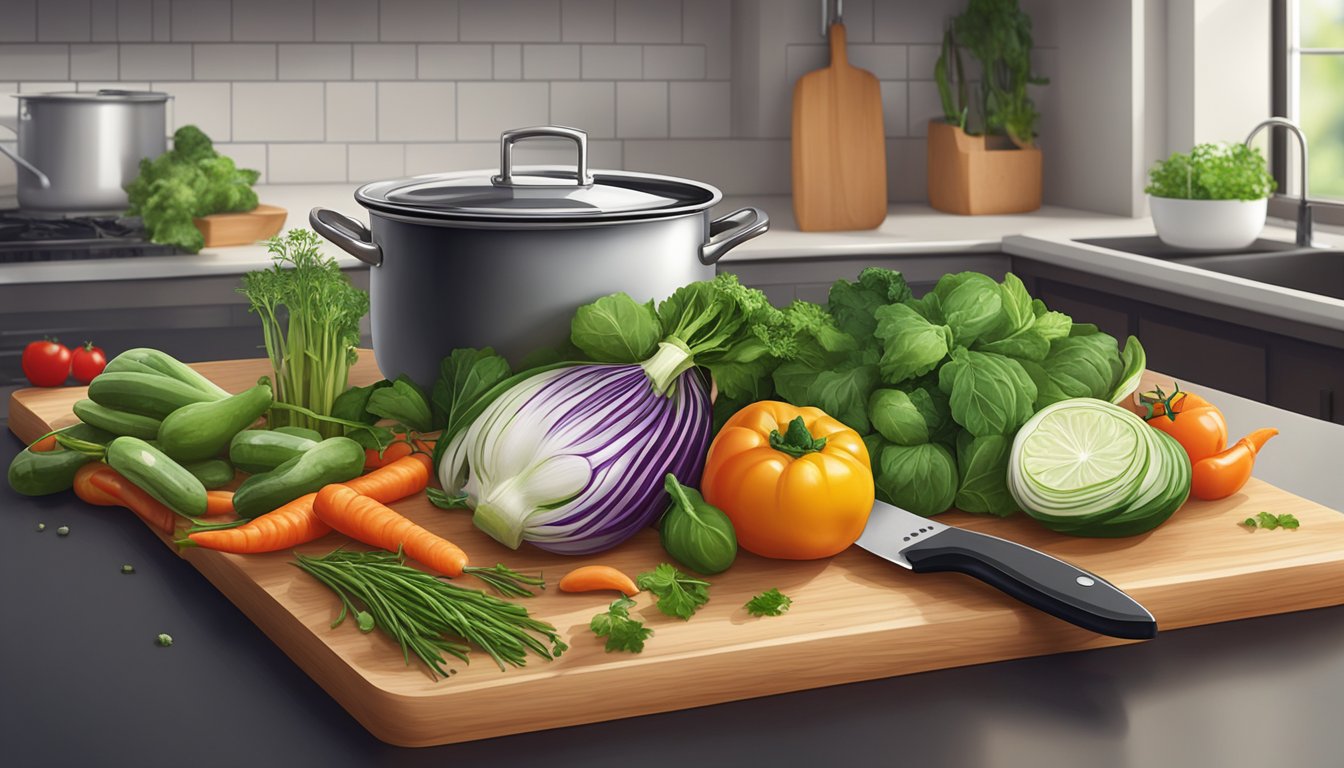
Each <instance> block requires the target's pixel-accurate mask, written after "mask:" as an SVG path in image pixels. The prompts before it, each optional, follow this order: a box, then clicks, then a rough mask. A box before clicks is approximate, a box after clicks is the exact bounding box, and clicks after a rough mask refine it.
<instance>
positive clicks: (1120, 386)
mask: <svg viewBox="0 0 1344 768" xmlns="http://www.w3.org/2000/svg"><path fill="white" fill-rule="evenodd" d="M1120 362H1121V364H1122V365H1123V370H1121V371H1120V375H1119V376H1118V377H1116V380H1115V384H1114V386H1113V387H1112V388H1111V396H1110V397H1109V398H1107V399H1108V400H1110V401H1111V402H1112V403H1118V402H1120V401H1121V400H1123V399H1125V398H1126V397H1128V396H1129V395H1130V394H1131V393H1132V392H1134V390H1136V389H1138V388H1139V380H1140V379H1141V378H1142V377H1143V371H1144V369H1146V368H1147V367H1148V356H1147V354H1146V353H1144V351H1143V345H1142V344H1140V343H1139V340H1138V339H1136V338H1134V337H1133V336H1130V337H1129V338H1128V339H1126V340H1125V348H1124V350H1123V351H1121V353H1120Z"/></svg>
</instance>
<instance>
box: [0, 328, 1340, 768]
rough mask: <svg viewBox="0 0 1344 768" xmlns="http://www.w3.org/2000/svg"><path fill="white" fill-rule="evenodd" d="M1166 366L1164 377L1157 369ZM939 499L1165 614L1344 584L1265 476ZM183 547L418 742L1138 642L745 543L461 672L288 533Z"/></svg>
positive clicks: (336, 689)
mask: <svg viewBox="0 0 1344 768" xmlns="http://www.w3.org/2000/svg"><path fill="white" fill-rule="evenodd" d="M195 367H196V368H197V369H198V370H200V371H201V372H202V373H204V374H205V375H207V376H209V377H210V378H211V379H213V380H215V381H216V382H218V383H219V384H220V385H221V386H223V387H224V388H225V389H228V390H230V391H241V390H243V389H245V388H246V387H248V386H249V385H251V384H252V383H253V382H255V381H256V379H257V377H258V376H260V375H262V374H264V373H266V372H267V370H268V364H267V363H266V361H264V360H244V361H232V362H216V363H204V364H200V365H197V366H195ZM378 377H379V376H378V372H377V369H376V368H375V365H374V362H373V356H372V354H370V353H368V352H365V353H364V354H363V356H362V357H361V359H360V362H359V364H358V365H357V366H356V367H355V369H354V370H353V371H352V376H351V379H352V383H353V384H367V383H370V382H372V381H374V380H376V379H377V378H378ZM1152 381H1160V379H1152V378H1151V377H1150V381H1149V382H1147V383H1151V382H1152ZM85 391H86V390H85V388H83V387H66V388H61V389H27V390H20V391H18V392H16V393H15V394H14V395H13V396H12V398H11V401H10V409H9V417H10V427H11V428H12V429H13V430H14V431H15V433H16V434H18V436H19V437H20V438H22V439H25V440H31V439H33V438H35V437H37V436H39V435H41V434H43V433H45V432H47V431H49V429H50V428H52V427H59V426H64V425H66V424H69V423H73V421H74V418H73V416H72V415H71V413H70V406H71V404H72V403H73V402H74V401H75V400H77V399H79V398H81V397H83V396H84V393H85ZM395 506H396V508H397V509H399V510H400V511H401V512H403V513H404V514H406V515H407V516H409V517H411V518H412V519H413V520H415V521H416V522H417V523H419V524H420V525H422V526H424V527H426V528H428V529H430V530H431V531H434V532H435V533H437V534H439V535H442V536H446V537H448V538H449V539H451V540H453V541H455V542H457V543H458V544H459V545H461V546H462V547H463V549H465V550H466V551H467V552H468V553H469V554H470V556H471V558H472V561H473V562H474V563H478V564H482V565H484V564H492V563H495V562H504V563H507V564H509V565H511V566H513V567H515V568H519V569H524V570H528V569H537V570H541V571H542V572H543V573H544V574H545V575H546V577H547V580H548V581H549V582H551V583H552V584H553V583H554V582H555V580H556V579H558V578H559V577H560V576H561V575H563V574H564V573H565V572H566V571H568V570H569V569H570V568H572V567H575V566H577V565H580V564H585V563H592V562H596V561H601V562H604V563H608V564H610V565H614V566H616V567H618V568H621V569H622V570H624V571H625V572H626V573H629V574H631V575H632V576H633V575H635V574H637V573H638V572H640V571H643V570H648V569H650V568H652V567H653V566H654V565H656V564H657V563H659V562H663V561H665V560H666V559H667V556H666V555H665V554H664V553H663V551H662V548H661V547H660V546H659V544H658V538H657V536H656V535H655V534H654V533H653V532H652V531H647V532H645V533H643V534H641V535H639V536H637V537H636V538H635V539H633V540H631V541H630V542H627V543H626V544H623V545H621V546H620V547H618V548H616V549H614V550H612V551H610V552H608V553H604V554H602V555H601V556H598V557H592V558H579V559H571V558H565V557H561V556H557V555H549V554H546V553H543V552H540V551H539V550H536V549H533V548H530V547H528V546H527V545H524V546H523V548H522V549H520V550H518V551H516V552H514V551H510V550H508V549H506V548H504V547H502V546H500V545H499V544H497V543H495V542H494V541H493V540H491V539H489V538H488V537H486V536H485V535H484V534H481V533H479V532H478V531H476V529H475V528H473V527H472V525H471V522H470V517H469V515H468V513H466V512H463V511H454V512H446V511H443V510H439V509H436V508H434V507H432V506H431V505H430V504H429V503H428V502H427V501H425V500H424V499H423V498H416V499H410V500H406V501H402V502H399V503H397V504H396V505H395ZM1262 510H1267V511H1271V512H1274V513H1284V512H1290V513H1292V514H1294V515H1296V516H1297V517H1298V519H1299V520H1301V522H1302V527H1301V528H1300V529H1299V530H1296V531H1287V530H1276V531H1263V530H1259V531H1248V530H1246V529H1244V528H1242V527H1240V526H1238V525H1237V523H1238V521H1240V520H1242V519H1244V518H1246V517H1248V516H1252V515H1254V514H1255V513H1256V512H1260V511H1262ZM128 514H129V513H128ZM939 519H940V520H942V521H944V522H947V523H949V524H951V525H956V526H961V527H965V528H970V529H974V530H979V531H984V532H986V533H992V534H994V535H997V536H1002V537H1004V538H1007V539H1011V540H1013V541H1018V542H1021V543H1023V544H1026V545H1028V546H1032V547H1036V548H1038V549H1042V550H1044V551H1046V552H1049V553H1050V554H1053V555H1055V556H1057V557H1062V558H1065V559H1067V560H1070V561H1073V562H1074V563H1076V564H1078V565H1080V566H1082V567H1084V568H1087V569H1089V570H1092V571H1094V572H1096V573H1098V574H1100V575H1102V576H1104V577H1105V578H1107V579H1109V580H1110V581H1112V582H1114V583H1115V584H1116V585H1118V586H1119V587H1121V588H1122V589H1124V590H1126V591H1127V592H1129V594H1131V595H1132V596H1134V597H1135V598H1136V599H1137V600H1139V601H1140V602H1141V603H1143V604H1144V605H1145V606H1146V607H1147V608H1148V609H1149V610H1150V611H1152V613H1153V614H1154V616H1156V617H1157V620H1158V623H1159V626H1160V628H1161V629H1162V630H1163V631H1170V630H1173V629H1179V628H1181V627H1189V626H1194V625H1199V624H1209V623H1213V622H1221V621H1230V620H1233V619H1241V618H1247V617H1251V616H1262V615H1268V614H1274V613H1284V612H1288V611H1298V610H1303V609H1308V608H1318V607H1323V606H1328V605H1339V604H1344V515H1341V514H1339V513H1338V512H1334V511H1332V510H1329V509H1327V508H1325V507H1322V506H1321V505H1319V504H1316V503H1314V502H1311V501H1307V500H1305V499H1301V498H1298V497H1296V496H1293V495H1291V494H1289V493H1286V492H1285V491H1282V490H1280V489H1278V488H1275V487H1273V486H1271V485H1268V484H1267V483H1263V482H1260V481H1258V480H1251V482H1250V484H1249V485H1247V486H1246V488H1245V489H1244V490H1243V491H1242V492H1241V493H1238V494H1236V495H1235V496H1233V497H1231V498H1228V499H1224V500H1222V501H1217V502H1198V501H1192V502H1189V503H1187V504H1186V505H1185V506H1184V507H1183V508H1182V509H1181V510H1180V511H1178V512H1177V514H1176V515H1175V516H1174V517H1173V518H1172V519H1171V520H1170V521H1168V522H1167V523H1165V524H1164V525H1162V526H1161V527H1160V528H1158V529H1157V530H1156V531H1153V532H1151V533H1149V534H1147V535H1143V536H1137V537H1133V538H1128V539H1118V540H1097V539H1080V538H1072V537H1068V536H1062V535H1058V534H1054V533H1051V532H1049V531H1046V530H1044V529H1042V528H1040V527H1039V526H1037V525H1036V524H1035V523H1034V522H1033V521H1031V520H1030V519H1027V518H1025V517H1022V516H1018V517H1015V518H1009V519H990V518H983V517H976V516H971V515H965V514H960V513H948V514H945V515H942V516H940V517H939ZM147 535H152V534H147ZM164 541H165V543H167V544H168V545H169V546H172V545H171V542H170V541H169V540H168V539H167V538H166V537H165V538H164ZM343 543H345V539H343V537H341V536H340V535H339V534H331V535H329V536H327V537H326V538H324V539H321V540H319V541H316V542H313V543H312V544H309V545H306V546H303V547H301V548H300V550H301V551H303V552H305V553H309V554H323V553H326V552H328V551H330V550H332V549H334V548H335V547H337V546H339V545H341V544H343ZM181 554H182V557H184V558H185V559H186V560H188V561H189V562H190V563H191V564H192V565H194V566H195V567H196V568H197V569H198V570H200V571H201V573H203V574H204V575H205V576H206V577H207V578H208V579H209V580H210V581H211V582H213V583H214V584H215V586H216V587H218V588H219V589H220V591H222V592H223V593H224V594H225V595H227V596H228V597H229V599H230V600H232V601H233V603H234V604H235V605H237V606H238V608H239V609H241V610H242V612H243V613H244V614H246V615H247V616H248V617H249V618H250V619H251V620H252V621H253V622H255V623H256V624H257V626H259V627H260V628H261V629H262V630H263V631H265V632H266V634H267V635H268V636H270V638H271V639H272V640H273V641H274V642H275V643H276V644H277V645H278V646H280V648H282V649H283V650H284V651H285V653H287V654H288V655H289V657H290V658H291V659H293V660H294V662H295V663H297V664H298V665H299V666H300V667H302V668H303V669H304V670H305V671H306V672H307V673H308V674H309V675H310V676H311V677H312V678H313V679H314V680H316V681H317V682H318V683H319V684H320V685H321V686H322V687H323V688H324V689H325V690H326V691H327V692H328V693H329V694H331V696H332V697H333V698H335V699H336V700H337V701H338V702H340V704H341V705H342V706H344V707H345V708H346V710H348V711H349V712H350V714H351V715H353V716H354V717H355V718H356V719H357V720H358V721H359V722H360V723H362V724H363V725H364V726H365V727H366V728H368V729H369V731H371V732H372V733H373V734H374V735H375V736H377V737H378V738H380V739H383V740H384V741H388V742H391V743H393V744H399V745H405V746H425V745H431V744H447V743H452V742H460V741H469V740H473V739H482V738H488V737H492V736H499V735H504V734H509V733H518V732H523V731H536V730H543V729H547V728H555V727H559V726H566V725H576V724H580V723H589V722H596V721H601V720H610V719H616V718H622V717H630V716H633V715H642V714H649V713H653V712H664V711H668V710H675V709H683V708H687V707H694V706H700V705H705V704H714V703H718V702H723V701H731V700H736V699H746V698H752V697H756V696H765V695H768V694H775V693H783V692H787V691H796V690H801V689H805V688H815V687H820V686H826V685H834V684H837V683H848V682H854V681H858V680H870V679H874V678H881V677H891V676H894V675H904V674H909V673H913V672H921V671H926V670H931V669H940V668H945V667H955V666H962V665H968V664H979V663H984V662H992V661H1000V660H1004V659H1014V658H1021V657H1025V656H1037V655H1042V654H1049V653H1059V652H1064V651H1076V650H1081V649H1087V648H1099V647H1103V646H1109V645H1118V644H1121V643H1124V642H1127V641H1122V640H1115V639H1112V638H1107V637H1101V636H1098V635H1094V634H1092V633H1089V632H1086V631H1084V630H1081V629H1078V628H1076V627H1074V626H1072V625H1070V624H1066V623H1064V622H1062V621H1060V620H1058V619H1055V618H1053V617H1051V616H1048V615H1045V614H1043V613H1040V612H1037V611H1034V610H1032V609H1030V608H1026V607H1024V606H1023V605H1022V604H1020V603H1018V602H1016V601H1014V600H1012V599H1010V598H1008V597H1006V596H1004V595H1003V594H1002V593H1000V592H998V591H996V590H994V589H992V588H990V587H988V586H985V585H984V584H981V583H980V582H978V581H975V580H973V579H970V578H968V577H966V576H962V575H959V574H946V573H936V574H914V573H911V572H909V571H905V570H903V569H901V568H899V567H897V566H894V565H892V564H890V563H888V562H886V561H885V560H881V559H879V558H877V557H876V556H873V555H870V554H868V553H867V552H864V551H862V550H859V549H858V548H854V547H851V548H850V549H849V550H848V551H846V552H844V553H842V554H840V555H839V556H837V557H834V558H831V559H829V560H821V561H813V562H785V561H772V560H766V559H763V558H759V557H755V556H753V555H750V554H747V553H743V554H742V555H741V556H740V557H739V558H738V561H737V563H736V564H735V565H734V566H733V567H732V568H731V569H729V570H728V571H727V572H726V573H724V574H721V575H719V576H716V577H714V578H713V579H712V582H713V588H712V589H711V599H710V602H709V603H708V605H706V606H705V607H704V608H703V609H702V610H701V611H700V612H699V613H697V614H696V615H695V616H694V617H693V618H692V619H691V620H690V621H687V622H682V621H678V620H675V619H671V618H669V617H666V616H663V615H661V614H660V613H658V612H657V610H656V609H655V608H653V606H652V604H651V600H650V598H649V597H648V596H647V595H640V596H639V597H638V598H637V601H638V607H637V608H636V609H635V610H634V611H633V614H634V615H636V616H638V617H639V618H640V619H642V620H643V621H644V622H645V624H646V626H647V627H650V628H652V629H653V630H654V635H653V637H652V638H650V639H649V641H648V644H647V646H646V648H645V651H644V652H643V653H642V654H639V655H631V654H626V653H606V652H604V651H603V648H602V641H601V640H599V639H598V638H597V637H595V636H594V635H593V634H592V633H591V632H590V631H589V630H588V621H589V619H591V618H592V616H593V615H594V614H596V613H599V612H601V611H603V610H605V609H606V606H607V605H608V603H610V601H611V600H612V599H614V597H615V595H614V594H596V593H594V594H579V595H570V594H561V593H559V592H556V591H555V590H554V589H553V588H552V589H550V590H548V591H547V592H546V593H545V594H543V595H541V596H538V597H535V598H531V599H529V600H527V601H526V605H527V606H528V608H529V609H531V611H532V612H533V614H534V615H535V616H538V617H539V618H542V619H544V620H546V621H548V622H550V623H552V624H553V625H555V626H556V627H557V628H559V630H560V631H561V633H562V634H563V636H564V638H565V640H566V641H567V642H568V643H569V644H570V646H571V648H570V650H569V651H568V652H566V653H565V654H564V655H563V656H561V657H560V658H559V659H557V660H555V661H552V662H549V663H547V662H543V661H540V660H536V659H533V660H532V661H530V662H529V664H528V665H527V666H526V667H524V668H522V669H512V668H511V669H509V670H508V671H507V672H500V671H499V670H498V669H497V668H496V667H494V666H492V665H491V663H490V661H489V660H488V659H487V658H484V657H479V656H478V657H476V658H475V661H474V663H473V664H471V665H470V666H465V665H461V664H457V665H455V666H456V668H457V669H458V674H456V675H454V676H453V677H451V678H449V679H446V680H437V681H435V680H433V679H431V678H430V677H429V676H428V675H427V674H426V673H425V671H424V669H423V667H420V666H418V662H416V665H412V666H409V667H408V666H406V665H405V664H403V662H402V659H401V654H400V651H399V649H397V648H396V647H395V645H394V644H393V643H392V642H391V641H390V640H388V639H387V638H386V637H384V636H382V635H381V634H379V633H377V632H375V633H371V634H368V635H365V634H361V633H360V632H359V631H358V630H357V629H356V628H355V627H354V626H353V622H347V623H346V624H343V625H342V626H340V627H338V628H336V629H331V628H330V627H329V626H328V625H329V624H330V623H331V621H332V619H333V618H334V617H335V616H336V614H337V612H338V610H339V605H338V603H337V600H336V599H335V597H334V596H333V595H332V593H330V592H329V591H327V589H326V588H325V587H323V586H321V585H319V584H318V583H317V582H315V581H313V580H312V579H310V578H309V577H307V576H306V575H304V574H303V573H301V572H300V571H298V570H297V569H296V568H293V567H292V566H290V565H289V564H288V563H289V561H290V560H291V557H290V555H289V553H284V552H282V553H274V554H269V555H246V556H239V555H227V554H221V553H217V552H210V551H207V550H202V549H186V550H183V551H182V552H181ZM463 581H465V582H470V581H471V580H470V579H464V580H463ZM771 587H778V588H779V589H780V590H781V591H783V592H784V593H785V594H787V595H789V596H791V597H792V598H793V600H794V604H793V608H792V609H791V610H790V611H789V612H788V613H787V614H785V615H783V616H780V617H778V618H752V617H751V616H749V615H747V613H746V612H745V611H744V610H743V608H742V606H743V604H744V603H745V602H746V601H747V600H748V599H749V598H750V597H751V596H752V595H754V594H756V593H758V592H762V591H764V590H767V589H769V588H771ZM1150 642H1159V643H1160V642H1162V637H1161V636H1160V635H1159V637H1158V638H1157V639H1156V640H1153V641H1150Z"/></svg>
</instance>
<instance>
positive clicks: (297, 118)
mask: <svg viewBox="0 0 1344 768" xmlns="http://www.w3.org/2000/svg"><path fill="white" fill-rule="evenodd" d="M324 96H325V93H324V88H323V84H322V83H247V82H240V83H234V84H233V139H234V141H268V142H270V141H322V140H323V138H324V137H323V134H324V133H325V129H326V120H325V113H324V109H323V100H324Z"/></svg>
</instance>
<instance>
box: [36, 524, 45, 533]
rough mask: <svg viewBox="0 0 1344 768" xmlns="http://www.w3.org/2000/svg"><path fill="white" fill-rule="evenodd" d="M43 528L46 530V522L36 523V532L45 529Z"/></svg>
mask: <svg viewBox="0 0 1344 768" xmlns="http://www.w3.org/2000/svg"><path fill="white" fill-rule="evenodd" d="M45 530H47V524H46V523H38V524H37V532H38V533H41V532H42V531H45Z"/></svg>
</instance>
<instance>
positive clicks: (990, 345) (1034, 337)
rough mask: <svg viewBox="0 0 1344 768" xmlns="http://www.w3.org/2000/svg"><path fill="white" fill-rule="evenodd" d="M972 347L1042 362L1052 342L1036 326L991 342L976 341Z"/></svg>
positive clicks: (977, 349)
mask: <svg viewBox="0 0 1344 768" xmlns="http://www.w3.org/2000/svg"><path fill="white" fill-rule="evenodd" d="M972 349H974V350H976V351H978V352H993V353H994V354H996V355H1006V356H1008V357H1016V358H1018V359H1020V360H1033V361H1035V362H1040V361H1041V360H1044V359H1045V356H1046V355H1048V354H1050V342H1049V341H1047V340H1046V338H1045V337H1044V336H1042V335H1041V333H1040V331H1038V330H1037V329H1036V328H1035V327H1034V326H1028V327H1026V328H1025V329H1023V330H1021V331H1018V332H1017V333H1014V334H1013V335H1011V336H1007V337H1005V338H1002V339H998V340H996V341H990V342H984V341H981V342H976V344H975V346H973V347H972Z"/></svg>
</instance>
